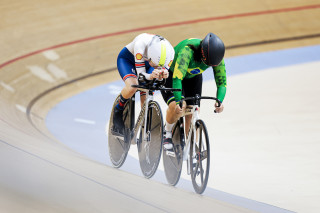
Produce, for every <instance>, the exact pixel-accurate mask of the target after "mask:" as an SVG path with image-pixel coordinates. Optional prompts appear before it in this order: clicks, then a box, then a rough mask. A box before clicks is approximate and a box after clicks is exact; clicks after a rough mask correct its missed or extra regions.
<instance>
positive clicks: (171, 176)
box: [163, 95, 221, 194]
mask: <svg viewBox="0 0 320 213" xmlns="http://www.w3.org/2000/svg"><path fill="white" fill-rule="evenodd" d="M201 99H212V100H215V101H216V102H217V103H218V106H219V107H220V105H221V102H220V101H219V100H218V99H217V98H214V97H208V96H199V95H196V96H194V97H187V98H184V99H182V100H181V101H180V106H182V101H186V100H194V101H195V105H192V106H187V108H186V110H185V112H184V115H183V116H182V117H180V119H179V120H178V121H177V122H176V124H175V126H174V127H173V130H172V142H173V145H174V146H173V149H172V150H164V151H163V165H164V171H165V175H166V179H167V182H168V183H169V184H170V185H173V186H175V185H176V184H177V183H178V182H179V179H180V176H181V170H182V163H183V161H187V174H188V175H191V180H192V185H193V188H194V190H195V192H196V193H198V194H202V193H203V192H204V190H205V189H206V187H207V183H208V178H209V169H210V143H209V136H208V131H207V128H206V125H205V123H204V121H203V120H201V119H199V107H198V106H199V103H200V100H201ZM185 115H192V118H191V123H190V128H189V132H188V134H187V135H185V134H184V116H185Z"/></svg>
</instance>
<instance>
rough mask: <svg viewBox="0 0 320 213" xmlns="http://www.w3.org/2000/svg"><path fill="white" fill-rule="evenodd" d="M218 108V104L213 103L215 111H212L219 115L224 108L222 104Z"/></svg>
mask: <svg viewBox="0 0 320 213" xmlns="http://www.w3.org/2000/svg"><path fill="white" fill-rule="evenodd" d="M218 106H219V104H218V103H215V108H216V109H215V110H214V112H215V113H220V112H222V111H223V109H224V106H223V104H222V103H221V106H220V107H218Z"/></svg>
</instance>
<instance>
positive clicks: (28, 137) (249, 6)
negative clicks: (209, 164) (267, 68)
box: [0, 0, 320, 212]
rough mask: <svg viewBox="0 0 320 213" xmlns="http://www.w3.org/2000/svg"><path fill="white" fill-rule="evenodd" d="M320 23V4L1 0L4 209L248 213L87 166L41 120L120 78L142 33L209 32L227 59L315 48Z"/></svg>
mask: <svg viewBox="0 0 320 213" xmlns="http://www.w3.org/2000/svg"><path fill="white" fill-rule="evenodd" d="M319 20H320V0H309V1H302V0H282V1H276V0H266V1H254V0H243V1H235V0H226V1H212V0H198V1H181V0H177V1H166V0H163V1H124V0H118V1H110V0H109V1H107V0H93V1H89V0H82V1H75V0H69V1H62V0H56V1H52V0H47V1H40V0H26V1H16V0H10V1H9V0H1V2H0V47H1V50H0V85H1V86H0V109H1V110H0V142H1V143H0V158H1V161H0V162H1V163H0V168H1V173H0V211H1V212H128V211H131V212H132V211H134V212H138V211H143V212H156V211H157V212H163V211H168V212H177V211H178V212H189V211H191V210H194V209H195V207H194V202H196V203H197V210H199V211H201V210H202V211H204V212H206V211H207V212H209V211H210V212H212V211H213V210H216V212H251V210H248V209H244V208H241V207H238V206H235V205H232V204H227V203H223V202H220V201H216V200H214V199H211V198H206V197H201V196H196V195H194V194H190V193H186V192H184V191H182V190H179V189H174V188H171V187H168V186H165V185H163V184H159V183H156V182H153V181H152V180H151V181H149V180H145V179H143V178H140V177H136V176H134V175H131V174H128V173H126V172H122V171H117V170H114V169H112V168H108V167H106V166H104V165H101V164H98V163H96V162H93V161H91V160H88V159H87V158H85V157H83V156H81V155H79V154H77V153H75V152H73V151H72V150H69V149H68V148H66V147H65V146H64V145H62V144H61V143H59V141H56V139H55V138H54V137H53V136H51V134H50V133H49V132H48V130H47V129H46V126H45V123H44V119H45V117H46V114H47V112H48V111H49V110H50V108H52V106H54V105H55V104H57V103H58V102H59V101H61V100H63V99H65V98H68V97H70V96H71V95H74V94H76V93H79V92H81V91H84V90H86V89H88V88H91V87H94V86H97V85H101V84H104V83H107V82H110V81H114V80H119V79H120V78H119V76H118V74H117V71H116V70H115V67H116V57H117V54H118V52H119V50H121V49H122V48H123V46H124V45H126V44H127V43H128V42H130V41H131V40H132V39H133V38H134V37H135V36H136V35H138V34H139V33H142V32H149V33H154V34H160V35H162V36H164V37H166V38H167V39H168V40H169V41H170V42H171V43H172V44H173V45H175V44H177V43H178V42H179V41H180V40H182V39H185V38H190V37H198V38H202V37H204V36H205V35H206V33H208V32H214V33H216V34H218V35H219V36H220V37H221V38H223V40H224V42H225V44H226V46H227V52H226V57H230V56H237V55H243V54H248V53H258V52H264V51H269V50H278V49H285V48H290V47H300V46H306V45H315V44H319V43H320V22H319ZM50 50H54V51H55V52H54V53H56V54H57V55H55V54H54V53H52V52H50ZM43 52H45V54H43ZM48 55H49V56H48ZM46 70H49V71H51V73H49V72H46ZM57 70H58V71H57ZM61 70H62V71H61ZM318 184H319V183H318ZM141 188H147V189H148V190H141ZM274 193H275V194H276V193H277V191H276V189H275V191H274ZM296 202H300V201H299V200H297V201H296ZM301 202H303V201H301ZM287 209H289V210H291V209H290V207H287ZM306 209H307V207H306ZM309 211H311V210H309Z"/></svg>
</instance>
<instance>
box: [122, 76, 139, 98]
mask: <svg viewBox="0 0 320 213" xmlns="http://www.w3.org/2000/svg"><path fill="white" fill-rule="evenodd" d="M124 83H125V84H126V86H125V90H126V92H127V93H130V94H131V95H133V94H134V93H135V92H136V91H137V88H134V87H132V85H137V84H138V80H137V79H136V78H127V79H126V80H125V82H124Z"/></svg>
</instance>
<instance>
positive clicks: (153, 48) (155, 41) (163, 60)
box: [147, 35, 174, 68]
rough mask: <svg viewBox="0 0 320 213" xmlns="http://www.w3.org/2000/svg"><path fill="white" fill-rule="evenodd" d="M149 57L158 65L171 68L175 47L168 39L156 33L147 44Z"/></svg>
mask: <svg viewBox="0 0 320 213" xmlns="http://www.w3.org/2000/svg"><path fill="white" fill-rule="evenodd" d="M147 57H148V59H149V60H151V62H152V63H153V64H155V65H156V66H158V67H167V68H169V63H170V62H171V61H173V58H174V49H173V47H172V45H171V44H170V42H169V41H168V40H166V39H165V38H163V37H162V36H159V35H155V36H154V37H153V38H152V40H151V42H150V43H149V44H148V46H147Z"/></svg>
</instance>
